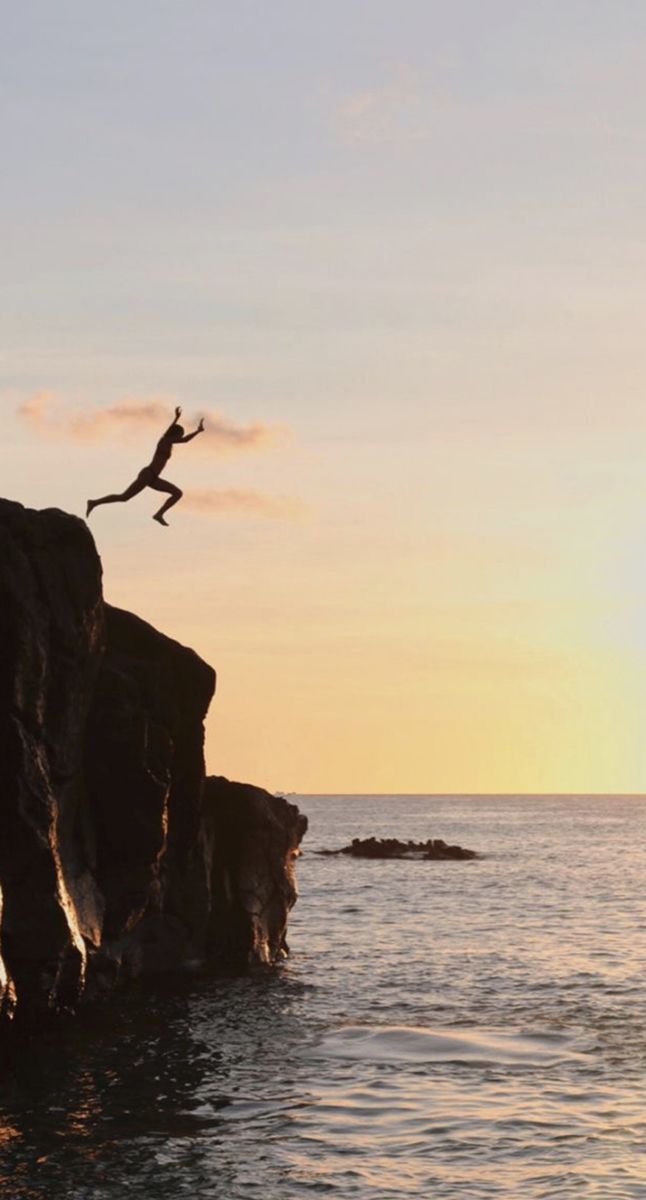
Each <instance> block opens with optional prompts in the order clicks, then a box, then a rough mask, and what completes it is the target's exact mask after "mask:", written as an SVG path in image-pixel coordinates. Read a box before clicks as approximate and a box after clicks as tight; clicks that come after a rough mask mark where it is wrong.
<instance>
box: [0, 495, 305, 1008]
mask: <svg viewBox="0 0 646 1200" xmlns="http://www.w3.org/2000/svg"><path fill="white" fill-rule="evenodd" d="M214 689H215V673H214V672H213V670H212V669H211V667H209V666H208V665H207V664H206V663H204V662H203V661H202V660H201V659H200V658H199V657H198V656H197V655H196V654H195V653H194V652H193V651H192V650H189V649H187V648H185V647H183V646H180V645H179V644H178V643H177V642H174V641H172V639H170V638H167V637H164V635H162V634H160V633H158V632H157V630H155V629H153V628H152V626H150V625H148V624H146V622H144V621H141V620H140V619H139V618H138V617H135V616H133V615H132V614H131V613H126V612H123V611H121V610H118V609H115V608H112V607H110V606H109V605H106V604H104V602H103V597H102V590H101V563H100V560H99V557H98V554H97V552H96V548H95V546H94V542H93V539H92V537H91V535H90V532H89V530H88V529H87V526H86V525H85V523H84V522H83V521H81V520H79V519H77V518H75V517H71V516H69V515H67V514H65V513H62V512H60V511H58V510H54V509H50V510H45V511H43V512H34V511H32V510H29V509H25V508H23V507H22V506H21V505H18V504H13V503H10V502H9V501H0V748H1V749H0V1027H1V1026H2V1024H3V1022H5V1023H6V1021H7V1019H8V1018H10V1017H11V1016H12V1015H13V1014H14V1013H15V1014H17V1016H18V1017H19V1018H20V1017H22V1018H23V1019H25V1020H26V1021H30V1020H31V1021H34V1020H36V1019H38V1018H39V1017H40V1016H41V1015H42V1014H43V1013H45V1012H57V1011H60V1010H61V1009H65V1008H73V1007H74V1006H75V1005H77V1004H78V1003H79V1001H81V1000H82V999H87V998H91V997H93V996H95V995H96V993H97V991H100V990H105V989H106V988H111V987H112V986H114V984H115V982H116V981H117V980H118V979H119V977H121V976H123V975H126V976H127V975H130V974H136V973H138V972H141V971H149V972H152V971H163V970H172V969H177V968H180V967H183V966H186V965H189V964H194V963H198V962H203V961H205V960H208V961H212V962H218V961H222V960H225V959H226V960H229V961H231V960H234V961H237V962H262V963H267V962H273V961H275V960H276V959H277V958H278V957H280V955H281V954H282V952H283V950H284V933H285V924H286V920H287V913H288V911H289V908H290V907H291V905H292V904H293V902H294V899H295V890H294V875H293V856H294V853H295V851H296V849H297V846H298V842H299V840H300V838H301V837H302V834H303V832H304V828H305V826H306V821H305V818H303V817H300V815H299V814H298V810H297V809H296V808H295V806H294V805H288V804H287V802H286V801H284V800H282V798H276V797H272V796H270V795H269V794H268V793H264V792H262V790H261V789H256V788H245V787H243V786H242V785H234V784H228V783H227V781H223V780H214V781H211V782H210V783H209V784H208V787H207V789H206V798H205V777H204V757H203V740H204V728H203V720H204V716H205V714H206V711H207V709H208V705H209V702H210V700H211V698H212V696H213V692H214ZM245 914H246V916H245Z"/></svg>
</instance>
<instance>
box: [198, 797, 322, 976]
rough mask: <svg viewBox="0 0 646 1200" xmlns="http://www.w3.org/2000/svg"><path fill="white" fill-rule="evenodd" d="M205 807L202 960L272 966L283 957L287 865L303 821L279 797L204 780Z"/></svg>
mask: <svg viewBox="0 0 646 1200" xmlns="http://www.w3.org/2000/svg"><path fill="white" fill-rule="evenodd" d="M204 803H205V825H206V829H207V833H208V837H209V844H210V854H209V858H210V862H211V875H210V881H211V897H212V904H211V915H210V920H209V927H208V934H207V937H208V948H209V956H210V957H211V958H212V959H215V960H216V961H223V962H241V961H243V962H261V963H269V962H274V961H275V960H276V959H277V958H280V957H282V956H284V955H285V954H286V953H287V943H286V941H285V935H286V931H287V919H286V918H287V913H288V912H289V910H290V909H291V907H292V905H293V904H294V902H295V900H296V877H295V872H294V861H295V858H296V856H297V854H298V846H299V844H300V841H301V839H302V837H303V835H304V833H305V830H306V829H307V818H306V817H304V816H302V814H301V813H300V812H299V811H298V808H297V807H296V805H295V804H289V803H288V801H287V800H285V799H284V797H282V796H271V795H270V794H269V792H265V791H263V789H262V788H257V787H252V786H251V785H250V784H244V783H230V782H229V780H228V779H222V778H220V777H216V778H213V777H212V778H210V779H207V781H206V788H205V794H204ZM267 864H270V869H269V870H268V869H267Z"/></svg>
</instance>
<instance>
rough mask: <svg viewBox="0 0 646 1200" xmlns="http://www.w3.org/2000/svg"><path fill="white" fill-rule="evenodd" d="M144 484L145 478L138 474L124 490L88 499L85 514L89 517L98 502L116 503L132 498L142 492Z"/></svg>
mask: <svg viewBox="0 0 646 1200" xmlns="http://www.w3.org/2000/svg"><path fill="white" fill-rule="evenodd" d="M146 486H147V485H146V480H145V479H142V478H141V476H140V475H138V476H137V478H136V479H135V481H134V483H131V484H130V487H127V488H126V490H125V492H112V493H111V495H109V496H101V497H100V498H99V499H98V500H88V502H87V507H86V509H85V515H86V517H89V515H90V513H91V512H92V509H93V508H97V506H98V505H99V504H117V503H119V501H124V500H132V497H133V496H136V495H138V493H139V492H143V490H144V488H145V487H146Z"/></svg>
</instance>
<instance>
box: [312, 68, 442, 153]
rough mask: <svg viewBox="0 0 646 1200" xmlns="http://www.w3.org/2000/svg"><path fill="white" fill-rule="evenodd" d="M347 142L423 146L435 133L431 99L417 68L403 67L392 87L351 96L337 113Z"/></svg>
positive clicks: (385, 85) (398, 70)
mask: <svg viewBox="0 0 646 1200" xmlns="http://www.w3.org/2000/svg"><path fill="white" fill-rule="evenodd" d="M336 128H337V131H338V133H339V134H340V136H341V137H342V138H343V140H344V141H345V142H349V143H353V142H365V143H373V144H378V143H383V142H394V143H398V142H399V143H401V142H420V141H424V140H426V138H428V137H429V135H430V133H431V132H432V121H431V115H430V113H429V107H428V97H427V96H425V95H424V93H423V90H422V87H421V85H420V81H419V76H418V74H417V72H416V71H415V70H414V68H413V67H411V66H410V65H408V64H407V63H401V64H400V65H399V66H398V67H397V68H396V70H395V72H394V75H393V78H392V80H391V82H390V83H387V84H384V85H383V86H382V87H376V88H370V89H367V90H365V91H361V92H355V93H354V94H353V95H351V96H347V97H346V99H345V100H344V102H343V104H341V105H340V107H339V108H338V109H337V111H336Z"/></svg>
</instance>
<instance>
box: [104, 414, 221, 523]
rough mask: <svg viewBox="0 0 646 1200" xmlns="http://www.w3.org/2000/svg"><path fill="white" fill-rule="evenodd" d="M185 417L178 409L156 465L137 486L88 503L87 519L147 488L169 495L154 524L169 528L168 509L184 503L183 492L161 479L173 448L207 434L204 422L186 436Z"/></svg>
mask: <svg viewBox="0 0 646 1200" xmlns="http://www.w3.org/2000/svg"><path fill="white" fill-rule="evenodd" d="M181 414H182V410H181V408H176V409H175V420H174V421H173V423H172V425H169V426H168V429H167V430H166V432H165V434H164V435H163V437H160V439H159V441H158V443H157V449H156V450H155V453H154V454H153V457H152V462H151V463H150V465H149V466H147V467H144V469H143V471H140V472H139V474H138V476H137V478H136V479H135V481H134V483H131V484H130V487H127V488H126V490H125V492H114V493H113V494H112V495H110V496H101V498H100V499H99V500H88V502H87V509H86V511H85V515H86V517H89V515H90V513H91V512H92V509H93V508H96V507H97V505H98V504H117V503H118V502H119V501H122V500H132V497H133V496H137V495H138V494H139V492H143V490H144V488H147V487H149V488H153V490H154V491H155V492H167V493H168V500H165V501H164V503H163V504H162V506H161V508H160V509H159V510H158V511H157V512H156V513H155V514H154V515H153V521H159V524H160V525H168V521H165V520H164V513H165V512H168V509H169V508H172V507H173V505H174V504H177V501H178V500H181V498H182V495H183V492H182V491H181V488H178V487H177V486H176V485H175V484H174V483H170V482H169V480H168V479H161V478H160V475H161V472H162V471H163V469H164V467H165V466H166V463H167V462H168V460H169V458H170V456H171V454H172V453H173V446H175V445H177V443H178V442H192V441H193V438H194V437H197V435H198V433H202V432H203V430H204V420H203V419H202V420H200V423H199V425H198V427H197V429H195V430H194V431H193V433H186V434H185V433H184V430H183V429H182V426H181V425H179V424H178V420H179V417H180V416H181Z"/></svg>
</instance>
